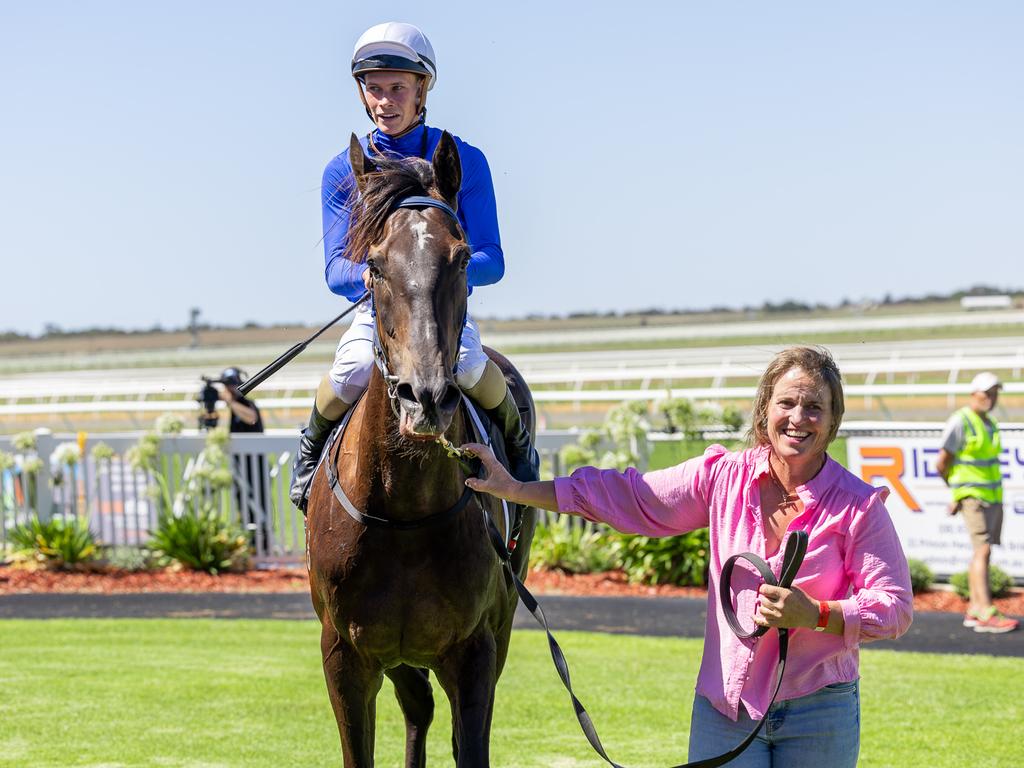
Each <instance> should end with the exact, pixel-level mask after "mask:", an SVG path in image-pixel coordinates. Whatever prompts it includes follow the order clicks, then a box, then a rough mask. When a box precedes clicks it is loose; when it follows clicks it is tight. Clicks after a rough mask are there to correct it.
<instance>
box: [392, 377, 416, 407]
mask: <svg viewBox="0 0 1024 768" xmlns="http://www.w3.org/2000/svg"><path fill="white" fill-rule="evenodd" d="M395 392H396V393H397V394H398V399H399V400H405V401H406V402H408V403H418V402H419V398H417V397H416V392H415V390H413V388H412V384H409V383H408V382H405V381H403V382H402V383H401V384H399V385H398V387H397V389H396V390H395Z"/></svg>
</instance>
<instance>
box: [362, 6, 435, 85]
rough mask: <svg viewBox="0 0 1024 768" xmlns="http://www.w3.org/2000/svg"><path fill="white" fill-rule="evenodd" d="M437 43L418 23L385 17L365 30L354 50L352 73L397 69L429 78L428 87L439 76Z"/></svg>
mask: <svg viewBox="0 0 1024 768" xmlns="http://www.w3.org/2000/svg"><path fill="white" fill-rule="evenodd" d="M434 61H435V58H434V46H432V45H431V44H430V41H429V40H428V39H427V36H426V35H424V34H423V32H421V31H420V29H419V27H415V26H413V25H412V24H406V23H404V22H401V21H386V22H384V23H383V24H376V25H374V26H372V27H370V28H369V29H368V30H366V31H365V32H363V34H362V35H360V36H359V39H358V40H357V41H356V47H355V50H353V51H352V74H353V75H354V76H355V77H357V78H358V77H359V76H360V75H362V74H363V73H365V72H374V71H381V70H397V71H400V72H414V73H416V74H420V75H423V76H425V77H426V78H427V90H428V91H429V90H430V89H431V88H433V87H434V81H435V80H437V66H436V65H435V64H434Z"/></svg>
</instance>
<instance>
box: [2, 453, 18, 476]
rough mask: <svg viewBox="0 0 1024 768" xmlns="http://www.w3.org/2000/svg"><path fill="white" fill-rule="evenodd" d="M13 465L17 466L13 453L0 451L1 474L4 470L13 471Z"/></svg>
mask: <svg viewBox="0 0 1024 768" xmlns="http://www.w3.org/2000/svg"><path fill="white" fill-rule="evenodd" d="M15 464H17V461H16V460H15V458H14V454H13V453H8V452H7V451H0V472H3V471H4V470H5V469H13V468H14V466H15Z"/></svg>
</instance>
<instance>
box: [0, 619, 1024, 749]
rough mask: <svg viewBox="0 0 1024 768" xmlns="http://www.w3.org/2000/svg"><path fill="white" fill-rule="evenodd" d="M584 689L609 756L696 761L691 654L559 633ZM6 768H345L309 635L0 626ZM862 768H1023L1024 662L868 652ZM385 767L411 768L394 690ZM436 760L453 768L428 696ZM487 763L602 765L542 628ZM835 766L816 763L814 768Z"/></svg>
mask: <svg viewBox="0 0 1024 768" xmlns="http://www.w3.org/2000/svg"><path fill="white" fill-rule="evenodd" d="M559 639H560V641H561V642H562V644H563V647H564V648H565V651H566V654H567V655H568V657H569V659H570V663H571V664H572V665H573V673H574V684H575V685H576V686H577V692H578V694H579V696H580V698H581V699H582V700H583V702H584V703H585V704H586V705H587V706H588V708H589V710H590V712H591V714H592V715H593V717H594V719H595V722H596V723H597V725H598V728H599V729H600V730H601V734H602V737H603V740H604V743H605V746H606V747H607V748H608V749H609V750H610V753H611V755H612V757H613V758H614V759H616V760H618V761H620V762H622V763H624V764H626V765H629V766H631V767H632V768H644V766H652V767H653V766H659V767H660V766H665V765H673V764H675V763H677V762H680V761H682V760H683V759H684V758H685V756H686V742H687V730H688V724H689V714H690V702H691V698H692V689H693V683H694V680H695V678H696V672H697V665H698V656H699V653H700V648H701V645H700V643H699V641H696V640H681V639H660V638H636V637H622V636H608V635H598V634H587V633H573V632H565V633H562V634H561V637H560V638H559ZM0 648H2V649H3V650H2V652H0V690H3V692H4V695H3V697H2V700H0V766H19V768H20V767H23V766H32V767H33V768H46V767H50V766H53V767H56V766H61V767H63V766H93V767H94V768H100V766H102V767H103V768H118V767H120V766H194V767H195V768H200V767H201V768H214V767H215V766H216V767H221V766H238V767H239V768H242V767H245V768H250V767H254V766H268V767H269V766H273V767H274V768H277V767H279V766H337V765H340V764H341V759H340V752H339V748H338V736H337V731H336V729H335V725H334V720H333V717H332V715H331V712H330V707H329V704H328V701H327V694H326V690H325V686H324V682H323V679H322V677H321V672H320V663H319V651H318V625H317V624H316V623H315V622H284V621H223V620H221V621H213V620H159V621H152V620H128V621H124V620H116V621H115V620H57V621H2V622H0ZM862 674H863V682H862V686H863V687H862V734H863V743H862V749H861V760H860V765H861V766H879V767H882V766H901V767H905V766H928V768H941V767H942V766H950V767H951V768H952V767H953V766H956V767H957V768H960V767H961V766H975V767H977V768H981V767H982V766H1017V765H1022V764H1024V743H1022V742H1021V740H1020V738H1019V729H1020V723H1021V720H1022V718H1024V706H1022V704H1021V702H1020V698H1019V695H1018V693H1019V690H1018V686H1017V685H1015V684H1012V683H1011V681H1013V680H1018V681H1019V680H1021V679H1022V677H1024V660H1020V659H1007V658H993V657H985V656H976V657H966V656H934V655H919V654H910V653H895V652H887V651H875V652H872V651H870V650H868V651H865V652H864V653H863V654H862ZM384 688H385V689H384V690H383V691H382V692H381V695H380V696H379V698H378V730H377V764H378V765H381V766H396V765H399V764H400V761H401V749H402V743H403V738H404V736H403V729H402V725H401V718H400V714H399V711H398V707H397V704H396V703H395V701H394V697H393V695H392V694H391V692H390V683H388V682H387V681H385V684H384ZM435 694H436V696H437V700H438V708H437V713H436V716H435V720H434V727H433V730H432V731H431V739H430V762H431V764H433V765H450V764H451V756H450V751H449V736H450V726H449V718H448V713H447V703H446V702H445V701H444V699H443V694H442V693H440V690H439V686H436V685H435ZM496 712H497V714H496V717H495V722H494V728H493V733H492V762H493V764H494V765H495V766H516V768H533V767H536V768H542V767H543V768H574V767H577V766H594V767H595V768H596V767H597V766H601V765H604V764H603V763H602V762H601V761H600V759H599V758H597V757H596V756H593V755H591V754H590V753H589V749H590V747H589V745H588V744H587V743H586V741H585V739H584V737H583V736H582V734H581V733H580V732H579V730H578V726H577V725H576V721H575V719H574V717H573V715H572V710H571V707H570V704H569V701H568V697H567V696H566V694H565V693H564V691H563V690H562V688H561V685H560V683H559V681H558V678H557V676H556V674H555V671H554V669H553V668H552V666H551V663H550V659H549V657H548V652H547V646H546V641H545V639H544V636H543V635H542V634H541V633H539V632H530V631H521V632H517V633H516V636H515V637H514V639H513V652H512V655H511V659H510V661H509V665H508V667H507V669H506V672H505V675H504V677H503V678H502V681H501V683H500V685H499V687H498V695H497V705H496ZM825 764H826V763H825V762H823V763H822V765H825Z"/></svg>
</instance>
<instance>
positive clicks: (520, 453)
mask: <svg viewBox="0 0 1024 768" xmlns="http://www.w3.org/2000/svg"><path fill="white" fill-rule="evenodd" d="M487 415H488V416H490V417H491V421H493V422H495V423H496V424H497V425H498V426H499V427H500V428H501V432H502V434H503V435H504V436H505V453H506V455H507V456H508V470H509V473H510V474H511V475H512V477H514V478H515V479H516V480H518V481H520V482H522V483H528V482H531V481H533V480H539V479H540V456H538V455H537V451H536V450H534V448H533V446H532V445H531V444H530V433H529V432H528V431H527V429H526V425H525V424H523V419H522V416H520V414H519V407H518V406H517V405H516V401H515V398H513V397H512V392H511V391H509V390H508V389H506V390H505V398H504V399H503V400H502V401H501V402H500V403H498V405H497V406H496V407H494V408H491V409H489V410H488V411H487Z"/></svg>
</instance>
